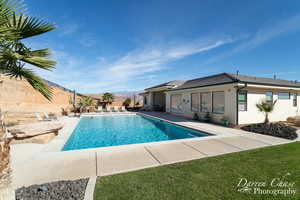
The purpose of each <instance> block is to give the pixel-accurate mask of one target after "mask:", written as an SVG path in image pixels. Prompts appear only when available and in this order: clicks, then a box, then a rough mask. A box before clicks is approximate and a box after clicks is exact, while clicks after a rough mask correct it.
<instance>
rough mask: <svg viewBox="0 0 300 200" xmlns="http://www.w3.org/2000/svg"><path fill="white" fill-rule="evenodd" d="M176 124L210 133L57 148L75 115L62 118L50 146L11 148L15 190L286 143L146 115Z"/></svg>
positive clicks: (68, 134)
mask: <svg viewBox="0 0 300 200" xmlns="http://www.w3.org/2000/svg"><path fill="white" fill-rule="evenodd" d="M147 115H151V116H152V117H153V116H154V117H159V118H160V119H162V120H166V121H169V122H171V123H175V124H178V125H183V126H186V127H190V128H193V129H196V130H200V131H205V132H209V133H212V134H214V135H213V136H208V137H201V138H192V139H182V140H173V141H163V142H153V143H143V144H133V145H123V146H115V147H103V148H94V149H84V150H75V151H60V150H61V148H62V147H63V145H64V143H65V142H66V141H67V139H68V137H69V136H70V134H71V133H72V131H73V130H74V128H75V127H76V124H77V123H78V121H79V119H78V118H63V119H60V120H61V121H62V122H64V124H65V126H64V128H63V129H62V130H61V131H60V133H59V136H57V137H56V138H55V139H53V140H52V141H51V142H50V143H49V144H46V145H37V144H18V145H13V146H12V160H13V185H14V187H15V188H18V187H21V186H28V185H32V184H41V183H46V182H52V181H58V180H73V179H79V178H85V177H93V176H107V175H112V174H117V173H123V172H128V171H133V170H138V169H143V168H149V167H156V166H160V165H165V164H170V163H177V162H182V161H188V160H194V159H201V158H205V157H208V156H216V155H221V154H227V153H234V152H239V151H244V150H249V149H255V148H261V147H266V146H272V145H278V144H284V143H290V142H292V141H290V140H285V139H281V138H275V137H271V136H266V135H259V134H254V133H248V132H245V131H241V130H237V129H231V128H225V127H221V126H216V125H212V124H205V123H200V122H194V121H190V120H187V119H183V118H180V117H176V116H173V115H168V114H165V113H147Z"/></svg>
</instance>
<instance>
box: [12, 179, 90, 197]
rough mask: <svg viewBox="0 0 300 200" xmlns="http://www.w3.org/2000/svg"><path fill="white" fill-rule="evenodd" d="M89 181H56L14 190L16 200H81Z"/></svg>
mask: <svg viewBox="0 0 300 200" xmlns="http://www.w3.org/2000/svg"><path fill="white" fill-rule="evenodd" d="M88 180H89V179H79V180H75V181H57V182H52V183H46V184H42V185H32V186H29V187H22V188H19V189H17V190H16V200H37V199H41V200H62V199H63V200H83V198H84V192H85V188H86V185H87V182H88Z"/></svg>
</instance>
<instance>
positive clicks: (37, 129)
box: [8, 122, 63, 138]
mask: <svg viewBox="0 0 300 200" xmlns="http://www.w3.org/2000/svg"><path fill="white" fill-rule="evenodd" d="M62 127H63V124H62V123H58V122H38V123H32V124H24V125H17V126H12V127H9V128H8V131H9V133H10V134H11V135H12V136H13V137H14V138H25V137H34V136H38V135H43V134H48V133H55V134H56V135H57V134H58V131H59V130H60V129H62Z"/></svg>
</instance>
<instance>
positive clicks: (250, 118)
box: [238, 88, 300, 124]
mask: <svg viewBox="0 0 300 200" xmlns="http://www.w3.org/2000/svg"><path fill="white" fill-rule="evenodd" d="M246 91H247V111H239V113H238V118H239V120H238V121H239V124H250V123H260V122H263V121H264V119H265V116H264V114H263V113H261V112H259V111H258V109H257V107H256V104H257V103H259V102H260V101H261V100H263V99H265V98H266V92H267V91H271V92H273V100H274V101H275V100H277V102H276V104H275V108H274V111H273V112H272V113H271V114H270V115H269V119H270V121H285V120H286V119H287V118H288V117H292V116H296V115H299V114H300V97H299V96H300V93H299V92H296V91H295V90H283V89H259V88H249V89H246ZM278 92H290V94H291V95H290V99H278ZM293 93H297V107H294V106H293V98H292V94H293Z"/></svg>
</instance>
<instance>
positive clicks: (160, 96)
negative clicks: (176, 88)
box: [153, 92, 166, 106]
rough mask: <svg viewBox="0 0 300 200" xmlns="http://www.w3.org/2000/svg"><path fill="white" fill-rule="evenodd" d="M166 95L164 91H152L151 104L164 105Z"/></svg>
mask: <svg viewBox="0 0 300 200" xmlns="http://www.w3.org/2000/svg"><path fill="white" fill-rule="evenodd" d="M165 104H166V97H165V94H164V92H153V105H154V106H165Z"/></svg>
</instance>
